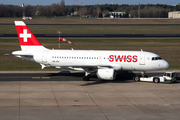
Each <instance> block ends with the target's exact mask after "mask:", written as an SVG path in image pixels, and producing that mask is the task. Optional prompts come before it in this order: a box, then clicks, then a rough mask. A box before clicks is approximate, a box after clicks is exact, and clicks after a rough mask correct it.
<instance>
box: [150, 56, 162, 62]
mask: <svg viewBox="0 0 180 120" xmlns="http://www.w3.org/2000/svg"><path fill="white" fill-rule="evenodd" d="M154 60H162V58H161V57H152V61H154Z"/></svg>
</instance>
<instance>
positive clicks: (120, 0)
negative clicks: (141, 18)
mask: <svg viewBox="0 0 180 120" xmlns="http://www.w3.org/2000/svg"><path fill="white" fill-rule="evenodd" d="M60 1H61V0H0V4H1V3H2V4H12V5H21V4H22V3H24V4H31V5H51V4H52V3H59V2H60ZM76 1H77V2H76ZM112 2H113V3H114V4H131V5H132V4H139V3H141V4H148V3H150V4H168V5H177V4H178V3H180V0H149V1H148V0H65V4H66V5H75V4H76V3H77V4H79V5H95V4H106V3H107V4H111V3H112Z"/></svg>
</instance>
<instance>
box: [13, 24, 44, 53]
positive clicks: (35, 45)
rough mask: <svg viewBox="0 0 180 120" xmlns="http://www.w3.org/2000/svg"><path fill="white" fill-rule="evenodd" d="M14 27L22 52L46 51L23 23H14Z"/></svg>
mask: <svg viewBox="0 0 180 120" xmlns="http://www.w3.org/2000/svg"><path fill="white" fill-rule="evenodd" d="M15 26H16V30H17V34H18V37H19V42H20V46H21V50H22V51H25V50H33V49H46V48H45V47H43V46H42V44H41V43H40V42H39V40H38V39H37V38H36V37H35V36H34V34H33V33H32V32H31V31H30V30H29V28H28V27H27V26H26V24H25V23H24V22H23V21H15Z"/></svg>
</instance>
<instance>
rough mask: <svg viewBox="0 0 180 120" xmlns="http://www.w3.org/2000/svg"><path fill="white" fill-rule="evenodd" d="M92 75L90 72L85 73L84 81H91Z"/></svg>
mask: <svg viewBox="0 0 180 120" xmlns="http://www.w3.org/2000/svg"><path fill="white" fill-rule="evenodd" d="M90 74H91V73H89V72H85V76H84V77H83V81H89V79H90Z"/></svg>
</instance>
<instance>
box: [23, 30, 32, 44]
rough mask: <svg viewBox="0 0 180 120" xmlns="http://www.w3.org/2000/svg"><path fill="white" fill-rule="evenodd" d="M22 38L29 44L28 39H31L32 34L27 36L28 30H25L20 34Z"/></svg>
mask: <svg viewBox="0 0 180 120" xmlns="http://www.w3.org/2000/svg"><path fill="white" fill-rule="evenodd" d="M20 38H23V40H24V42H27V39H28V38H31V34H27V29H24V30H23V33H22V34H20Z"/></svg>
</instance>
